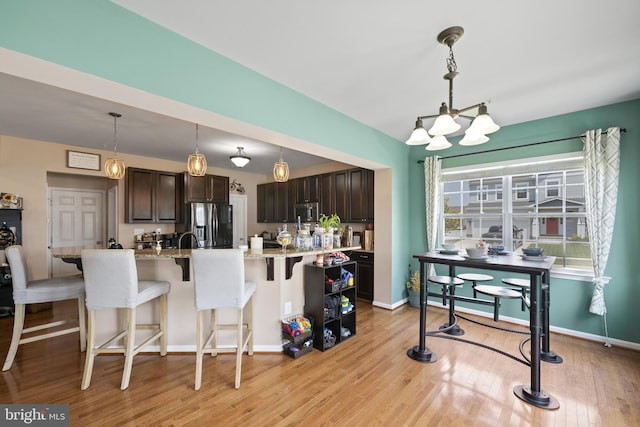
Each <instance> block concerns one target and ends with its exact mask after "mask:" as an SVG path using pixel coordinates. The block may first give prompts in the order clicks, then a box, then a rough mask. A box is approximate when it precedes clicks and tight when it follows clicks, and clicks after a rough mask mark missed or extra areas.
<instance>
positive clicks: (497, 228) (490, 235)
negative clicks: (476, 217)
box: [482, 225, 522, 240]
mask: <svg viewBox="0 0 640 427" xmlns="http://www.w3.org/2000/svg"><path fill="white" fill-rule="evenodd" d="M482 237H483V238H484V239H502V226H501V225H492V226H491V227H489V231H488V232H486V233H484V234H483V235H482ZM513 239H514V240H520V239H522V229H521V228H518V227H516V226H515V225H514V226H513Z"/></svg>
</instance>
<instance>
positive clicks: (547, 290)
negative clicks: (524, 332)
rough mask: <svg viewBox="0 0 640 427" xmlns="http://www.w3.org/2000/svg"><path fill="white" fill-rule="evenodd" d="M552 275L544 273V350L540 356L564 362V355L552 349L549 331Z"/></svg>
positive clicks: (554, 361)
mask: <svg viewBox="0 0 640 427" xmlns="http://www.w3.org/2000/svg"><path fill="white" fill-rule="evenodd" d="M550 276H551V275H550V274H547V273H545V274H543V275H542V279H541V280H542V351H541V353H540V357H541V358H542V360H543V361H544V362H549V363H562V357H560V356H558V355H557V354H556V353H554V352H553V351H551V350H550V347H551V345H550V340H551V333H550V332H549V324H550V322H549V314H550V312H551V310H550V306H551V283H550V281H551V277H550Z"/></svg>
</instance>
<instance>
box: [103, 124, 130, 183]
mask: <svg viewBox="0 0 640 427" xmlns="http://www.w3.org/2000/svg"><path fill="white" fill-rule="evenodd" d="M109 115H110V116H111V117H113V157H109V158H108V159H107V160H106V161H105V162H104V173H105V174H106V175H107V177H108V178H111V179H122V177H124V172H125V169H126V167H125V165H124V160H122V159H118V125H117V121H118V117H122V114H118V113H109Z"/></svg>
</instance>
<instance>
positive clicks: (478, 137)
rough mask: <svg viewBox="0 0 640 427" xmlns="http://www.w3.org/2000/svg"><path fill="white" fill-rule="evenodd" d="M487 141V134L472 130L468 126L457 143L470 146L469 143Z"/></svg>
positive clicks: (476, 143) (474, 143) (477, 143)
mask: <svg viewBox="0 0 640 427" xmlns="http://www.w3.org/2000/svg"><path fill="white" fill-rule="evenodd" d="M487 141H489V137H488V136H486V135H483V134H481V133H475V132H472V131H471V128H469V129H468V130H467V131H466V132H465V133H464V138H462V140H461V141H460V142H459V144H460V145H464V146H467V147H468V146H471V145H480V144H484V143H485V142H487Z"/></svg>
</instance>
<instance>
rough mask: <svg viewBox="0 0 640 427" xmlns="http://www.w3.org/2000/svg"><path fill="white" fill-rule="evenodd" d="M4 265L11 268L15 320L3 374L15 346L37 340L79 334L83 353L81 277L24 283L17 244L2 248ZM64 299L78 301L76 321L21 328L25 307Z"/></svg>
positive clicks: (23, 266)
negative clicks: (44, 330)
mask: <svg viewBox="0 0 640 427" xmlns="http://www.w3.org/2000/svg"><path fill="white" fill-rule="evenodd" d="M5 255H6V257H7V262H8V263H9V266H10V267H11V277H12V281H13V302H14V304H15V306H16V308H15V317H14V319H13V335H12V337H11V344H10V345H9V352H8V353H7V358H6V360H5V361H4V365H3V366H2V370H3V371H8V370H9V369H11V366H12V365H13V360H14V359H15V357H16V353H17V352H18V346H20V345H21V344H27V343H30V342H34V341H40V340H44V339H47V338H53V337H57V336H60V335H66V334H71V333H74V332H79V333H80V351H85V348H86V343H87V338H86V329H85V312H84V281H83V280H82V276H79V275H77V276H66V277H56V278H53V279H42V280H32V281H28V280H27V263H26V262H25V257H24V250H23V249H22V246H20V245H13V246H9V247H7V248H6V249H5ZM67 299H77V300H78V318H77V319H72V320H61V321H57V322H50V323H46V324H42V325H37V326H32V327H29V328H25V327H24V320H25V311H26V306H27V304H36V303H42V302H54V301H63V300H67ZM71 321H73V322H76V321H77V323H78V326H74V327H71V328H66V329H59V330H57V331H53V332H47V333H44V334H40V335H31V336H28V337H25V338H23V336H24V335H29V334H30V333H31V332H36V331H41V330H43V329H50V328H55V327H57V326H62V325H64V324H67V323H69V322H71Z"/></svg>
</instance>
